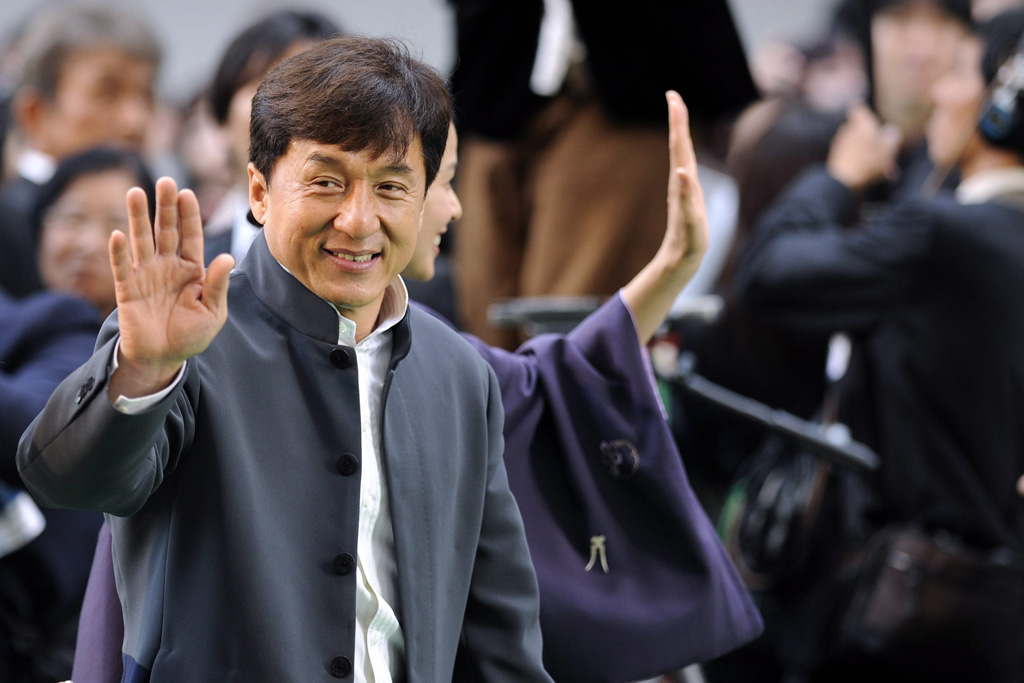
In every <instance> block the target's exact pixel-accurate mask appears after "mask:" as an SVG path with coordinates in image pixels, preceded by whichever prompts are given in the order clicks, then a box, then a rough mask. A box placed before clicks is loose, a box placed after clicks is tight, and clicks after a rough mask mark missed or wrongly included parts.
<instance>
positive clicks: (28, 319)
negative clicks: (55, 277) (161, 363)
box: [0, 293, 99, 484]
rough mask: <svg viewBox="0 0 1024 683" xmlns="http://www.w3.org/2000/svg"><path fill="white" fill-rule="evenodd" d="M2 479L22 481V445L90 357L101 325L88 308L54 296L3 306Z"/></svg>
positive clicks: (0, 386)
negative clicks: (37, 419) (41, 413)
mask: <svg viewBox="0 0 1024 683" xmlns="http://www.w3.org/2000/svg"><path fill="white" fill-rule="evenodd" d="M0 308H2V314H0V322H2V324H3V326H4V331H3V333H2V334H5V335H7V337H6V338H5V341H4V343H3V346H4V350H3V351H0V454H2V456H0V478H2V479H3V480H4V481H6V482H7V483H10V484H13V483H17V481H18V474H17V467H16V465H15V453H16V452H17V449H18V439H19V438H20V437H21V434H22V433H23V432H24V431H25V428H26V427H28V425H29V424H30V423H31V422H32V420H33V419H34V418H35V416H36V415H37V414H38V413H39V411H40V410H42V409H43V406H44V405H45V404H46V400H47V399H48V398H49V397H50V394H51V393H52V392H53V390H54V389H55V388H56V387H57V385H58V384H60V382H61V381H62V380H63V379H64V378H65V377H67V376H68V375H69V374H71V372H72V371H73V370H74V369H75V368H76V367H78V366H79V365H81V364H82V363H84V362H85V361H86V360H87V359H88V358H89V354H90V353H92V348H93V345H94V344H95V343H96V333H97V332H98V331H99V320H97V318H96V315H95V314H94V313H93V311H92V310H91V309H90V308H89V307H88V306H87V305H86V304H84V303H82V302H79V301H75V300H73V299H70V298H67V297H63V296H57V295H54V294H50V293H44V294H36V295H33V296H31V297H28V298H26V299H22V300H21V301H18V302H15V301H9V300H8V299H7V297H6V296H5V295H4V296H3V300H2V301H0Z"/></svg>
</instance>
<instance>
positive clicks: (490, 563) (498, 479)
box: [455, 370, 551, 681]
mask: <svg viewBox="0 0 1024 683" xmlns="http://www.w3.org/2000/svg"><path fill="white" fill-rule="evenodd" d="M487 374H488V377H489V388H488V398H487V422H488V436H487V460H488V467H487V490H486V493H485V498H484V511H483V521H482V524H481V531H480V539H479V543H478V546H477V551H476V558H475V561H474V565H473V573H472V578H471V583H470V590H469V597H468V601H467V604H466V612H465V616H464V619H463V627H462V635H461V638H460V644H459V645H460V647H459V652H458V658H457V661H456V669H455V671H456V674H455V680H461V681H472V680H484V681H505V680H508V681H550V680H551V678H550V677H549V676H548V675H547V673H545V671H544V668H543V665H542V664H541V633H540V621H539V600H538V593H537V579H536V575H535V573H534V569H533V564H532V562H531V560H530V551H529V548H528V547H527V545H526V536H525V533H524V531H523V523H522V518H521V517H520V514H519V508H518V506H517V505H516V501H515V498H513V496H512V492H511V491H510V490H509V483H508V476H507V475H506V472H505V465H504V462H503V460H502V451H503V448H504V439H503V438H502V426H503V413H502V407H501V394H500V393H499V391H498V384H497V380H496V378H495V376H494V372H493V371H490V370H489V371H488V373H487Z"/></svg>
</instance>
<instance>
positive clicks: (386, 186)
mask: <svg viewBox="0 0 1024 683" xmlns="http://www.w3.org/2000/svg"><path fill="white" fill-rule="evenodd" d="M380 189H381V190H383V191H384V192H405V188H404V187H403V186H401V185H398V184H396V183H383V184H382V185H381V186H380Z"/></svg>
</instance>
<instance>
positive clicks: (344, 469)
mask: <svg viewBox="0 0 1024 683" xmlns="http://www.w3.org/2000/svg"><path fill="white" fill-rule="evenodd" d="M338 471H339V472H341V474H342V476H345V477H348V476H351V475H353V474H355V473H356V472H358V471H359V458H357V457H356V456H354V455H353V454H351V453H342V455H341V457H340V458H338Z"/></svg>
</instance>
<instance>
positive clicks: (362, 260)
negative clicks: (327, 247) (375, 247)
mask: <svg viewBox="0 0 1024 683" xmlns="http://www.w3.org/2000/svg"><path fill="white" fill-rule="evenodd" d="M337 255H338V256H340V257H341V258H343V259H345V260H346V261H355V262H356V263H366V262H367V261H369V260H370V259H372V258H373V254H364V255H362V256H352V255H351V254H337Z"/></svg>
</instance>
